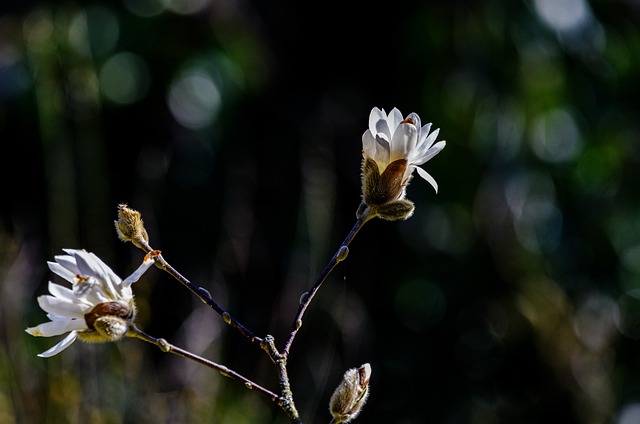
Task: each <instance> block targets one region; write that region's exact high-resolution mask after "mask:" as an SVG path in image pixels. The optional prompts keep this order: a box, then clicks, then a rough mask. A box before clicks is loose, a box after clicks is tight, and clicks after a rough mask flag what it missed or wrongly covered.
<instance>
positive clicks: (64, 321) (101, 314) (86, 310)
mask: <svg viewBox="0 0 640 424" xmlns="http://www.w3.org/2000/svg"><path fill="white" fill-rule="evenodd" d="M63 250H64V252H65V253H67V255H59V256H56V257H55V262H48V265H49V269H51V271H53V272H54V273H56V274H58V275H59V276H60V277H62V278H64V279H65V280H67V281H69V282H70V283H71V288H68V287H64V286H61V285H59V284H54V283H53V282H51V281H50V282H49V293H51V294H50V295H43V296H40V297H38V304H39V305H40V307H41V308H42V309H43V310H44V311H45V312H46V313H47V317H48V318H49V319H50V320H51V321H49V322H45V323H43V324H40V325H38V326H36V327H31V328H27V330H26V331H27V333H29V334H31V335H32V336H41V337H51V336H59V335H61V334H64V333H67V332H68V333H69V334H68V335H67V336H66V337H65V338H64V339H63V340H62V341H61V342H59V343H58V344H56V345H55V346H54V347H52V348H51V349H49V350H47V351H45V352H42V353H41V354H39V355H38V356H41V357H49V356H53V355H56V354H58V353H60V352H62V351H63V350H64V349H66V348H67V347H69V346H70V345H71V343H73V342H74V341H75V340H76V338H80V339H81V340H84V341H90V342H106V341H115V340H118V339H120V338H122V337H123V336H125V335H126V333H127V331H128V330H129V324H130V323H132V322H133V319H134V318H135V310H136V309H135V303H134V301H133V292H132V290H131V284H132V283H134V282H136V281H138V279H139V278H140V277H141V276H142V274H144V272H145V271H146V270H147V269H149V267H150V266H151V265H152V264H153V263H154V260H155V257H156V256H157V255H158V253H156V252H152V253H149V254H147V256H145V259H144V262H143V263H142V265H140V267H138V269H137V270H136V271H135V272H134V273H133V274H131V275H130V276H129V277H127V278H126V279H125V280H124V281H123V280H121V279H120V277H118V276H117V275H116V274H115V273H114V272H113V271H112V270H111V268H109V267H108V266H107V265H106V264H105V263H104V262H102V261H101V260H100V258H98V257H97V256H96V255H94V254H93V253H89V252H87V251H85V250H76V249H63Z"/></svg>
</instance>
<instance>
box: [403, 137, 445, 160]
mask: <svg viewBox="0 0 640 424" xmlns="http://www.w3.org/2000/svg"><path fill="white" fill-rule="evenodd" d="M446 145H447V142H446V141H444V140H442V141H439V142H437V143H436V144H435V145H434V146H432V147H431V148H430V149H429V150H427V151H426V153H424V154H422V155H421V156H419V157H417V158H415V159H412V160H411V164H412V165H422V164H423V163H425V162H427V161H429V160H431V158H432V157H434V156H435V155H437V154H438V153H440V152H441V151H442V149H444V148H445V146H446Z"/></svg>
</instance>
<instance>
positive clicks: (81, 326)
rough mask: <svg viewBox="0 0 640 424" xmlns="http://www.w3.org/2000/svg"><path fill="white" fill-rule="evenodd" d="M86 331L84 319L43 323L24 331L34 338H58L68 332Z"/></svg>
mask: <svg viewBox="0 0 640 424" xmlns="http://www.w3.org/2000/svg"><path fill="white" fill-rule="evenodd" d="M86 329H87V323H86V322H85V321H84V319H64V320H56V321H49V322H45V323H43V324H40V325H38V326H36V327H30V328H27V330H26V331H27V333H29V334H31V335H32V336H36V337H51V336H59V335H60V334H64V333H68V332H69V331H75V330H86Z"/></svg>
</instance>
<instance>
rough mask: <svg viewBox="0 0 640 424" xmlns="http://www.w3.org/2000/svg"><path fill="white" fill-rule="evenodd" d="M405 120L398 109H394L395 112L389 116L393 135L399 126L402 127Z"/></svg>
mask: <svg viewBox="0 0 640 424" xmlns="http://www.w3.org/2000/svg"><path fill="white" fill-rule="evenodd" d="M403 119H404V118H403V117H402V113H401V112H400V111H399V110H398V108H395V107H394V108H393V110H391V112H389V116H387V123H388V124H389V128H390V129H391V132H392V133H393V132H394V131H396V129H397V128H398V125H400V122H402V120H403Z"/></svg>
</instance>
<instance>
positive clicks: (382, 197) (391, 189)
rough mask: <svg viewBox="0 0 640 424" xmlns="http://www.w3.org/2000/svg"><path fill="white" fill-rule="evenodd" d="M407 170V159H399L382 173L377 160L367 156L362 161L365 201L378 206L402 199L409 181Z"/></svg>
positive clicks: (363, 197)
mask: <svg viewBox="0 0 640 424" xmlns="http://www.w3.org/2000/svg"><path fill="white" fill-rule="evenodd" d="M406 170H407V160H406V159H398V160H396V161H393V162H391V163H390V164H389V165H387V167H386V168H385V170H384V171H383V172H382V173H380V169H379V168H378V164H377V163H376V161H375V160H373V159H371V158H370V157H367V156H365V157H364V159H363V161H362V199H363V201H364V202H365V203H366V204H367V205H369V206H376V205H384V204H385V203H389V202H392V201H394V200H398V199H402V198H403V197H404V190H405V187H406V185H407V182H408V181H405V180H404V174H405V171H406Z"/></svg>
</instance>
